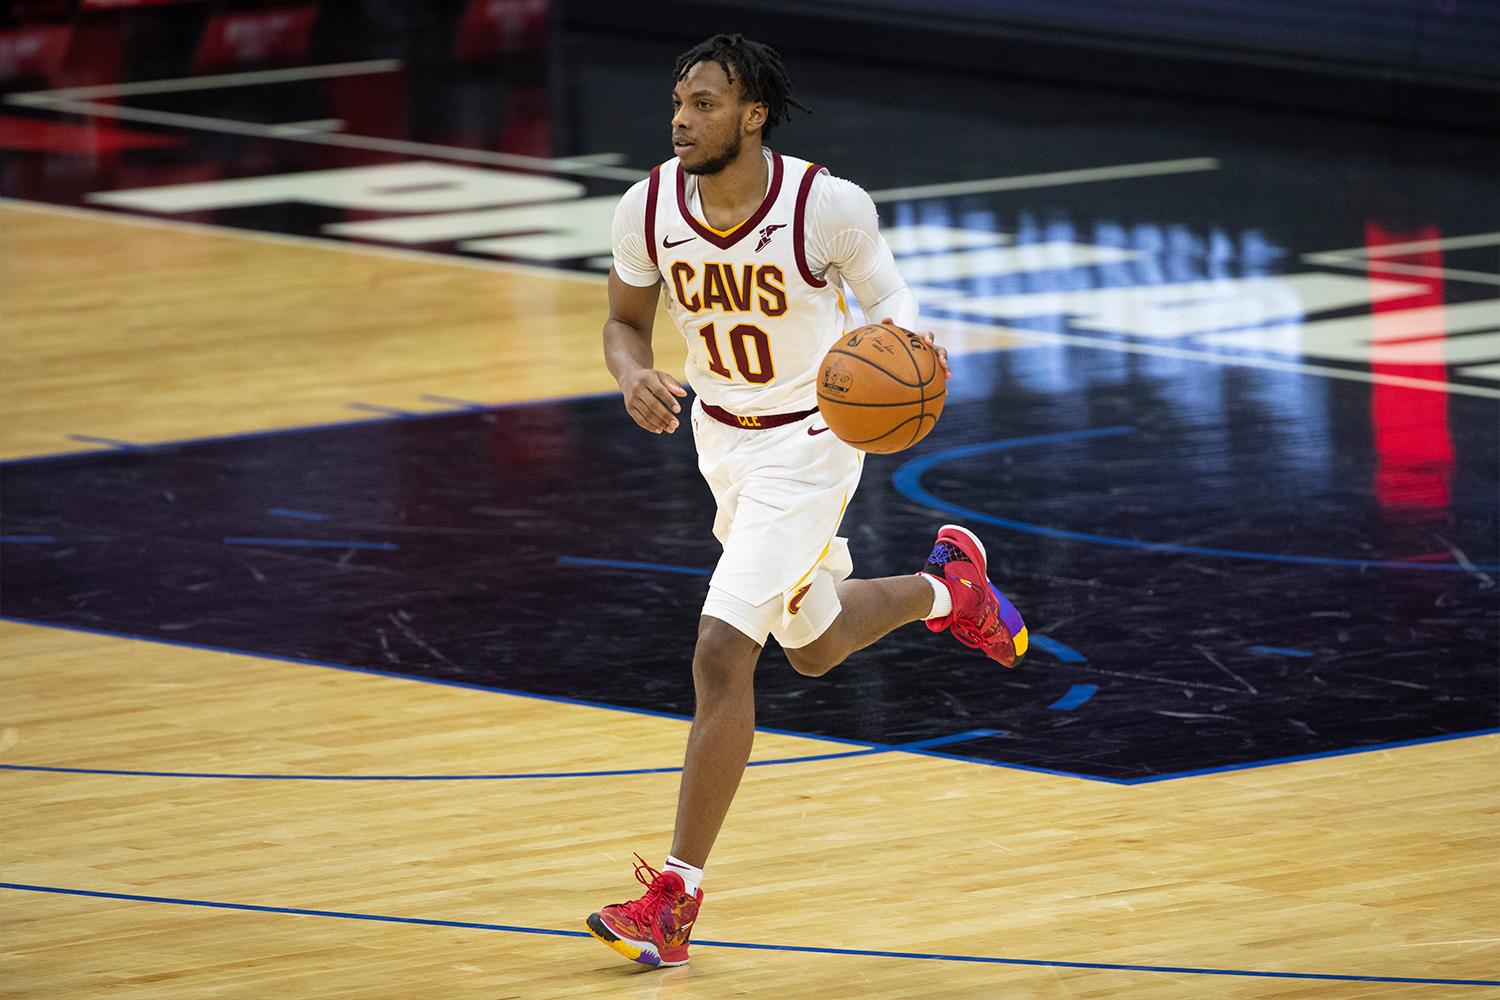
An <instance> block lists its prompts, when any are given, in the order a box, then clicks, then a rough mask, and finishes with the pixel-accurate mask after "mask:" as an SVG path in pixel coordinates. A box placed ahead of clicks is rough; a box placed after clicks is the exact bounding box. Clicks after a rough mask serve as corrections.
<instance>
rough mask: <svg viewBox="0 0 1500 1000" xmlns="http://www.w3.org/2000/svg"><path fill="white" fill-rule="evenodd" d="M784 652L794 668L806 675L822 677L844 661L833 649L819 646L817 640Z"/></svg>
mask: <svg viewBox="0 0 1500 1000" xmlns="http://www.w3.org/2000/svg"><path fill="white" fill-rule="evenodd" d="M784 652H785V653H786V658H787V661H788V662H790V663H791V665H792V669H793V670H795V671H797V673H799V674H801V675H802V676H804V677H822V676H823V675H824V674H826V673H828V671H830V670H832V669H833V668H834V667H836V666H838V665H839V664H840V663H843V662H844V657H842V656H839V655H835V654H834V653H833V652H832V651H831V650H825V649H821V648H819V645H818V643H816V642H813V643H809V644H808V645H806V646H803V647H802V648H800V649H788V650H784Z"/></svg>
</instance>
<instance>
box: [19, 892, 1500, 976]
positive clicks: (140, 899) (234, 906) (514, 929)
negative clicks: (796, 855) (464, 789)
mask: <svg viewBox="0 0 1500 1000" xmlns="http://www.w3.org/2000/svg"><path fill="white" fill-rule="evenodd" d="M0 889H13V890H16V891H18V892H45V893H52V894H54V895H59V896H84V897H88V898H92V899H120V900H125V901H127V902H132V903H168V904H172V905H176V906H203V907H209V908H211V909H216V910H245V911H249V912H251V913H285V914H288V915H291V916H300V917H336V918H338V919H341V920H370V921H376V922H378V923H388V924H416V925H419V926H423V927H462V928H467V929H473V930H486V931H509V932H511V933H514V934H537V935H546V936H548V937H570V938H586V937H589V936H590V935H589V934H588V933H587V932H585V931H562V930H555V929H553V928H550V927H523V926H519V925H516V924H488V923H480V922H478V921H472V920H434V919H431V918H427V917H392V916H387V915H385V914H379V913H350V912H346V911H343V910H312V909H305V908H302V907H292V906H262V905H258V904H255V903H221V902H217V901H214V900H206V899H183V898H180V897H175V896H144V895H140V894H137V893H129V892H100V891H97V890H91V889H63V888H59V887H57V886H48V885H28V884H26V883H23V882H0ZM693 945H694V946H696V947H699V948H738V949H742V950H747V951H788V952H796V953H799V954H804V955H845V956H850V957H858V958H909V959H916V960H921V961H937V962H971V963H976V964H984V965H1018V966H1032V967H1040V968H1061V969H1093V970H1096V971H1100V972H1161V973H1171V974H1175V975H1184V974H1186V975H1196V976H1250V977H1254V978H1258V979H1305V980H1319V981H1327V980H1332V981H1336V982H1345V983H1408V984H1413V985H1427V986H1500V979H1423V978H1416V977H1407V976H1355V975H1339V974H1336V973H1322V972H1263V971H1260V970H1257V969H1209V968H1195V967H1192V966H1176V965H1123V964H1117V963H1113V962H1067V961H1056V960H1048V959H1035V958H992V957H990V956H988V955H945V954H942V953H939V952H914V951H877V950H875V949H867V948H819V947H815V946H813V945H794V944H754V943H751V942H748V941H694V942H693Z"/></svg>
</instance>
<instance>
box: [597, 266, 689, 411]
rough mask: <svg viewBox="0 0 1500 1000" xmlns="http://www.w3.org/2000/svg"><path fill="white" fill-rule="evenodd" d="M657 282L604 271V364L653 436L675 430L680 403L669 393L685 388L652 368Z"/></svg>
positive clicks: (679, 392)
mask: <svg viewBox="0 0 1500 1000" xmlns="http://www.w3.org/2000/svg"><path fill="white" fill-rule="evenodd" d="M660 289H661V282H660V281H659V280H658V281H657V282H656V283H655V284H652V285H646V286H639V285H632V284H630V283H629V282H627V281H625V280H624V279H622V278H621V277H620V276H619V275H618V274H616V273H615V271H614V268H610V271H609V319H607V320H606V321H605V323H604V363H605V364H606V365H608V366H609V373H610V374H611V375H613V376H614V377H615V381H616V382H618V383H620V392H622V393H624V395H625V409H627V410H628V411H630V415H631V417H633V418H634V419H635V422H636V423H638V424H640V425H641V426H642V427H644V428H646V430H648V431H650V432H651V433H653V434H660V433H662V432H663V431H665V432H666V433H668V434H670V433H672V432H673V431H675V430H676V429H677V417H676V414H678V413H680V412H682V407H681V406H680V405H679V404H678V402H677V400H676V399H675V398H673V397H680V396H686V395H687V390H686V389H684V388H683V387H682V386H681V385H679V384H678V382H677V380H676V379H675V378H673V377H672V376H670V375H668V374H667V373H666V372H663V371H657V370H656V369H655V368H654V367H653V364H654V363H655V358H656V355H655V353H654V352H653V351H652V349H651V328H652V327H653V326H654V325H655V323H656V300H657V296H658V295H659V293H660Z"/></svg>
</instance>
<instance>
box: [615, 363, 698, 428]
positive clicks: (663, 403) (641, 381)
mask: <svg viewBox="0 0 1500 1000" xmlns="http://www.w3.org/2000/svg"><path fill="white" fill-rule="evenodd" d="M620 391H621V392H622V393H624V394H625V409H626V410H628V411H630V415H631V417H633V418H634V419H635V422H636V423H638V424H640V425H641V426H642V427H644V428H646V430H648V431H650V432H651V433H652V434H661V433H663V432H665V433H667V434H671V433H672V432H673V431H675V430H676V429H677V417H676V414H678V413H681V412H682V407H681V406H679V405H678V403H677V400H675V399H673V398H672V397H673V396H686V395H687V390H686V389H684V388H683V387H682V386H681V385H679V384H678V382H677V380H676V379H675V378H673V377H672V376H670V375H668V374H667V373H666V372H661V371H657V370H656V369H654V368H638V369H636V370H635V371H633V372H631V373H630V374H628V375H626V376H625V377H624V378H622V379H620Z"/></svg>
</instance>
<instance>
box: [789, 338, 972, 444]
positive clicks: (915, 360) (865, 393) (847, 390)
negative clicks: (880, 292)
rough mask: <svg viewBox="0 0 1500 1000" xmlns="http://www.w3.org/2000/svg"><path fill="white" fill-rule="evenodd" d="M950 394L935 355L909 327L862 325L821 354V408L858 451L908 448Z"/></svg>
mask: <svg viewBox="0 0 1500 1000" xmlns="http://www.w3.org/2000/svg"><path fill="white" fill-rule="evenodd" d="M947 395H948V386H947V379H946V378H945V377H944V375H943V371H942V368H941V367H940V366H939V365H938V360H937V355H936V354H935V353H934V352H933V351H932V349H931V348H930V347H928V346H927V344H926V343H925V342H924V341H923V340H922V338H921V337H918V336H917V335H916V334H915V333H912V332H911V331H910V330H903V329H901V327H899V326H894V325H892V324H890V323H875V324H872V325H870V326H862V327H860V328H859V329H858V330H855V331H854V332H853V333H850V334H848V335H847V336H845V337H844V339H843V340H840V341H839V342H838V343H837V344H834V345H833V347H831V348H829V351H828V353H827V354H826V355H825V356H824V358H823V368H822V371H821V372H820V373H819V375H818V409H819V410H820V411H822V413H823V419H824V420H826V421H827V422H828V429H829V430H831V431H833V433H835V434H837V435H838V436H839V437H840V438H842V439H843V440H844V441H846V442H848V443H849V444H852V445H853V446H854V447H856V448H858V449H859V450H860V451H869V452H875V453H877V454H881V455H884V454H888V453H890V452H893V451H901V450H903V449H906V448H910V447H911V446H912V445H914V444H916V443H917V442H918V441H920V440H922V438H924V437H926V436H927V433H928V432H929V431H931V430H932V428H933V427H934V426H935V425H936V424H937V420H938V417H939V416H940V415H941V414H942V412H943V401H944V399H945V398H946V397H947Z"/></svg>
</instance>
